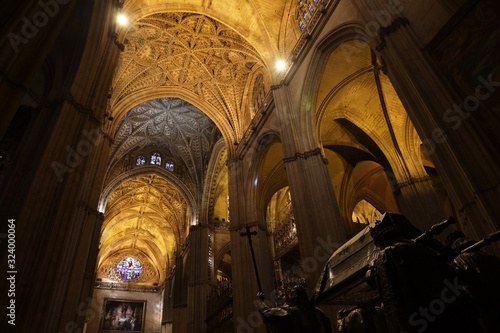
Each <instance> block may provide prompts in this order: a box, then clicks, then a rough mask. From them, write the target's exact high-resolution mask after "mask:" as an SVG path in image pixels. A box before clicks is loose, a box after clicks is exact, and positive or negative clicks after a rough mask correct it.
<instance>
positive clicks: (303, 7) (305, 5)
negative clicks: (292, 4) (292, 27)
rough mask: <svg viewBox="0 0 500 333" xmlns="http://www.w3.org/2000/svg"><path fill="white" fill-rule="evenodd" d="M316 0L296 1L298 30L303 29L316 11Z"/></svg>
mask: <svg viewBox="0 0 500 333" xmlns="http://www.w3.org/2000/svg"><path fill="white" fill-rule="evenodd" d="M318 2H319V1H318V0H302V1H298V3H297V23H298V24H299V27H300V30H301V31H304V30H305V29H306V26H307V25H308V24H309V22H310V21H311V17H312V15H313V14H314V12H315V11H316V8H317V5H318Z"/></svg>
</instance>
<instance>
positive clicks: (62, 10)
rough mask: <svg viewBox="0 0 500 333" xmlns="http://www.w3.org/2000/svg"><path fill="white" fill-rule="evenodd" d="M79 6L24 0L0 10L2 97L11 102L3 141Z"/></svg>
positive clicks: (2, 123) (5, 105)
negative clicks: (22, 102)
mask: <svg viewBox="0 0 500 333" xmlns="http://www.w3.org/2000/svg"><path fill="white" fill-rule="evenodd" d="M77 2H78V1H76V0H73V1H67V0H54V1H45V0H43V1H38V0H24V1H21V3H20V2H16V3H15V4H14V3H6V4H5V5H2V6H1V8H2V10H1V12H2V18H3V19H2V22H4V24H3V28H2V29H1V30H0V31H1V33H2V34H1V39H0V95H1V96H5V97H6V96H8V97H9V98H4V99H3V100H2V115H1V116H0V138H1V137H2V136H3V135H4V134H5V131H6V130H7V128H8V127H9V124H10V121H11V120H12V118H13V117H14V115H15V114H16V111H17V109H18V107H19V104H20V103H21V100H22V99H23V97H24V95H25V94H26V92H27V90H28V88H29V86H30V85H31V83H32V81H33V79H34V78H35V76H36V74H37V73H38V71H39V69H40V68H41V66H42V64H43V62H44V61H45V58H46V57H47V54H48V53H49V51H50V50H51V48H52V46H53V45H54V42H55V40H56V39H57V37H58V36H59V34H60V32H61V30H62V29H63V27H64V24H65V23H66V21H67V20H68V18H69V16H70V15H71V13H72V11H73V9H74V8H75V5H76V4H77ZM40 3H43V4H44V6H41V5H40ZM34 55H36V56H34Z"/></svg>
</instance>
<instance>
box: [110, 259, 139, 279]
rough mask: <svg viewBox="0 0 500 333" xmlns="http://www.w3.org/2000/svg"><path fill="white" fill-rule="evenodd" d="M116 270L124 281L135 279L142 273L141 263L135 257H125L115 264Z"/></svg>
mask: <svg viewBox="0 0 500 333" xmlns="http://www.w3.org/2000/svg"><path fill="white" fill-rule="evenodd" d="M116 271H117V273H118V275H119V276H120V278H122V279H123V280H125V281H131V280H135V279H137V278H138V277H139V275H141V273H142V265H141V263H140V262H139V260H137V259H135V258H130V257H129V258H125V259H123V260H122V261H120V263H118V265H117V266H116Z"/></svg>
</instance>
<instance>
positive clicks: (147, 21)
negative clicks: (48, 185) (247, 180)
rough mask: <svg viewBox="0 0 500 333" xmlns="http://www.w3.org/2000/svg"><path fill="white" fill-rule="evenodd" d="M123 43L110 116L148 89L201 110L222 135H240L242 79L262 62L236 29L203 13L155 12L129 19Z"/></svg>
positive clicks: (234, 137)
mask: <svg viewBox="0 0 500 333" xmlns="http://www.w3.org/2000/svg"><path fill="white" fill-rule="evenodd" d="M124 44H125V51H124V52H123V53H122V55H121V57H120V61H119V64H118V67H117V70H116V72H115V76H114V80H113V84H112V96H111V109H112V112H113V114H114V115H115V116H117V117H118V118H120V117H121V116H122V115H123V113H124V112H126V111H127V110H125V109H123V110H121V109H120V103H122V102H123V103H122V104H123V105H125V106H124V108H127V106H128V105H129V103H131V100H132V101H136V100H138V98H139V100H140V97H137V96H139V95H141V94H142V95H148V92H153V94H154V93H156V94H157V96H156V97H160V96H161V95H162V96H167V95H170V96H175V97H179V98H182V99H184V100H187V101H189V102H191V103H193V104H195V105H196V106H198V107H199V108H201V109H203V111H204V112H205V113H206V114H207V115H209V116H210V117H211V118H212V120H213V121H214V122H215V123H216V124H217V126H218V127H219V128H220V130H221V132H222V133H223V134H224V135H225V137H226V139H229V140H236V139H237V138H241V137H242V135H243V132H244V129H245V128H244V127H245V124H244V119H245V117H244V113H245V112H247V111H248V110H247V109H248V106H247V105H245V103H244V102H243V96H244V93H245V89H247V88H246V85H247V81H248V80H247V79H248V77H249V75H250V73H251V72H252V71H254V70H256V69H258V68H261V67H262V66H263V63H262V61H261V59H260V56H259V54H258V53H257V51H256V50H255V48H253V47H252V46H251V45H250V44H249V43H248V42H246V41H245V40H244V39H243V38H242V37H241V36H240V35H239V34H238V33H236V32H235V31H234V30H232V29H230V28H228V27H227V26H225V25H224V24H222V23H220V22H218V21H215V20H213V19H211V18H209V17H207V16H204V15H198V14H192V13H172V12H169V13H157V14H152V15H149V16H147V17H143V18H141V19H139V20H138V21H136V22H134V23H133V24H132V26H131V27H130V28H129V30H128V32H127V34H126V36H125V40H124ZM228 136H229V137H228Z"/></svg>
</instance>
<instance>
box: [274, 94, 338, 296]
mask: <svg viewBox="0 0 500 333" xmlns="http://www.w3.org/2000/svg"><path fill="white" fill-rule="evenodd" d="M273 94H274V100H275V104H276V112H277V113H278V118H279V121H280V129H281V135H282V144H283V149H284V154H285V156H286V157H285V159H284V162H285V164H286V173H287V175H288V183H289V186H290V194H291V198H292V205H293V211H294V216H295V222H296V225H297V235H298V239H299V247H300V253H301V257H302V269H303V271H304V272H305V275H306V276H307V279H306V280H307V281H308V286H309V291H310V292H312V291H313V289H314V287H315V285H316V282H317V280H318V278H319V275H320V274H321V271H322V269H323V267H324V264H325V263H326V261H327V260H328V259H329V257H330V255H331V254H332V253H333V252H334V250H335V249H337V248H338V247H339V246H340V245H342V244H343V243H344V242H345V241H346V231H345V227H344V224H343V221H342V218H341V215H340V209H339V206H338V201H337V198H336V196H335V191H334V188H333V184H332V180H331V178H330V174H329V172H328V167H327V163H328V162H327V160H326V159H325V158H324V157H323V155H322V150H321V148H319V147H314V144H311V143H309V145H312V147H314V148H312V147H311V148H309V149H310V150H307V151H304V150H305V149H308V146H307V143H306V145H303V146H299V144H296V142H298V141H297V140H296V139H297V138H296V132H300V131H298V130H295V131H294V130H293V129H297V128H300V126H299V125H297V123H296V120H297V119H298V116H297V114H298V112H299V110H298V107H294V106H293V105H292V104H291V102H290V96H289V91H288V87H287V86H285V85H282V86H278V87H276V86H275V87H274V90H273ZM310 132H312V129H311V130H310ZM301 135H302V136H304V137H306V136H307V135H305V133H304V132H302V133H301ZM304 141H307V140H304ZM310 141H314V140H310Z"/></svg>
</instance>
